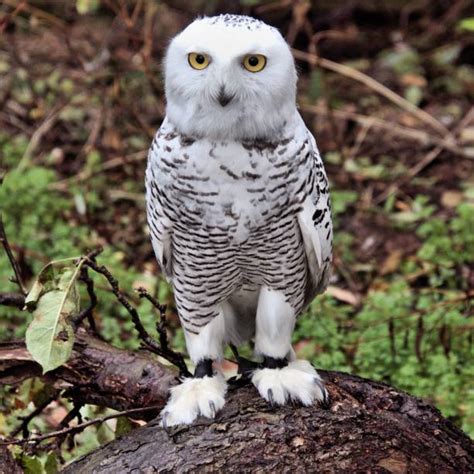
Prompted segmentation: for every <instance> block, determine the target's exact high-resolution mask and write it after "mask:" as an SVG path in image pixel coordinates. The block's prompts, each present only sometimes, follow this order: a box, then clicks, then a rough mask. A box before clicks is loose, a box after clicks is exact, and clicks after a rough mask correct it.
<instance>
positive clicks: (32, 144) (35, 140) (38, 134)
mask: <svg viewBox="0 0 474 474" xmlns="http://www.w3.org/2000/svg"><path fill="white" fill-rule="evenodd" d="M67 103H68V102H64V103H62V104H58V105H56V106H55V107H54V108H53V110H52V111H51V112H50V113H49V115H48V116H47V117H46V118H45V119H44V121H43V123H42V124H41V125H40V126H39V127H38V128H37V129H36V130H35V131H34V132H33V135H32V136H31V138H30V141H29V143H28V146H27V147H26V150H25V153H24V154H23V157H22V158H21V160H20V162H19V163H18V167H17V169H18V170H23V169H24V168H26V167H27V166H28V164H29V161H30V159H31V157H32V155H33V153H34V151H35V150H36V148H37V147H38V145H39V143H40V141H41V139H42V138H43V135H45V134H46V133H47V132H48V131H49V130H50V129H51V127H52V126H53V125H54V124H55V122H56V120H57V119H58V116H59V113H60V112H61V110H62V109H63V108H64V107H65V106H66V105H67Z"/></svg>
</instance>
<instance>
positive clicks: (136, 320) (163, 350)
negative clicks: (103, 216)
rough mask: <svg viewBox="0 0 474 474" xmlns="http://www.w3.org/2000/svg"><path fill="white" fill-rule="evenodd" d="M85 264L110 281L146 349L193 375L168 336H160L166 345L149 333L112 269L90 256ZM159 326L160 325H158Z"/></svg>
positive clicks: (184, 374) (185, 372)
mask: <svg viewBox="0 0 474 474" xmlns="http://www.w3.org/2000/svg"><path fill="white" fill-rule="evenodd" d="M85 265H87V266H88V267H90V268H91V269H92V270H94V271H95V272H97V273H100V274H101V275H103V276H104V277H105V279H106V280H107V281H108V282H109V285H110V287H111V289H112V292H113V294H114V295H115V296H116V298H117V300H118V301H119V302H120V303H121V304H122V306H123V307H124V308H125V309H126V310H127V311H128V313H129V314H130V317H131V318H132V321H133V324H134V326H135V329H136V330H137V332H138V335H139V337H140V339H141V340H142V341H143V343H144V346H145V348H146V349H148V350H150V351H152V352H154V353H155V354H157V355H159V356H161V357H163V358H165V359H166V360H168V361H169V362H171V363H172V364H174V365H175V366H176V367H177V368H178V369H179V371H180V374H181V375H182V376H189V375H191V374H190V372H189V370H188V368H187V366H186V362H185V361H184V357H183V355H182V354H180V353H179V352H175V351H173V350H172V349H170V347H169V346H168V341H167V338H166V337H162V336H160V338H161V340H162V341H163V342H164V343H165V344H164V345H162V344H158V343H157V342H156V341H155V340H154V339H153V338H152V337H151V336H150V334H148V332H147V330H146V329H145V327H144V326H143V324H142V322H141V320H140V315H139V314H138V311H137V310H136V309H135V308H134V307H133V306H132V305H131V304H130V302H129V301H128V299H127V297H126V296H125V295H124V293H122V291H121V290H120V287H119V283H118V281H117V280H116V279H115V278H114V276H113V275H112V274H111V273H110V271H109V270H108V269H107V268H106V267H105V266H104V265H98V264H97V262H96V261H95V258H88V259H87V260H86V262H85ZM158 327H159V326H158Z"/></svg>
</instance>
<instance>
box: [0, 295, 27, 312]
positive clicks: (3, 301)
mask: <svg viewBox="0 0 474 474" xmlns="http://www.w3.org/2000/svg"><path fill="white" fill-rule="evenodd" d="M0 305H1V306H14V307H15V308H20V309H22V308H23V307H24V306H25V295H22V294H21V293H0Z"/></svg>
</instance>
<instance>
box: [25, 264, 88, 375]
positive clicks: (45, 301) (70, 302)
mask: <svg viewBox="0 0 474 474" xmlns="http://www.w3.org/2000/svg"><path fill="white" fill-rule="evenodd" d="M76 260H77V259H66V260H58V261H55V262H51V263H49V264H48V265H46V266H45V267H44V268H43V270H42V271H41V272H40V274H39V276H38V279H37V281H36V282H35V284H34V285H33V288H32V290H31V291H30V293H29V294H28V297H27V299H26V305H27V307H28V308H31V309H33V308H34V311H33V320H32V322H31V323H30V325H29V326H28V329H27V330H26V347H27V348H28V351H29V352H30V353H31V355H32V356H33V358H34V360H35V361H36V362H38V363H39V364H41V366H42V368H43V373H45V372H49V371H50V370H53V369H55V368H57V367H59V366H60V365H62V364H64V362H66V361H67V360H68V358H69V357H70V355H71V351H72V346H73V344H74V331H73V327H72V324H71V320H70V318H71V316H72V315H74V314H76V313H78V312H79V307H80V304H79V303H80V302H79V292H78V289H77V277H78V276H79V271H80V269H81V266H82V264H83V262H84V260H80V261H79V263H78V264H77V265H75V264H74V262H75V261H76Z"/></svg>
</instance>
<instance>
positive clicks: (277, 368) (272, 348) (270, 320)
mask: <svg viewBox="0 0 474 474" xmlns="http://www.w3.org/2000/svg"><path fill="white" fill-rule="evenodd" d="M295 318H296V315H295V312H294V310H293V308H292V307H291V305H290V304H289V303H287V301H286V298H285V296H284V294H283V293H282V292H280V291H275V290H272V289H270V288H267V287H263V288H262V289H261V291H260V296H259V300H258V308H257V324H256V334H255V351H256V353H257V354H259V355H262V356H263V363H262V368H260V369H257V370H255V371H254V373H253V375H252V383H253V384H254V385H255V387H256V388H257V390H258V391H259V393H260V395H261V396H262V397H263V398H265V400H267V401H268V402H269V403H271V404H278V405H284V404H285V403H288V402H290V401H298V402H301V403H302V404H303V405H311V404H312V403H314V402H320V403H322V404H327V403H328V400H329V397H328V393H327V390H326V389H325V387H324V384H323V382H322V380H321V377H320V376H319V374H318V373H317V372H316V370H315V369H314V367H313V366H312V365H311V364H310V363H309V362H308V361H306V360H296V357H295V354H294V351H293V348H292V347H291V335H292V333H293V329H294V325H295Z"/></svg>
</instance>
